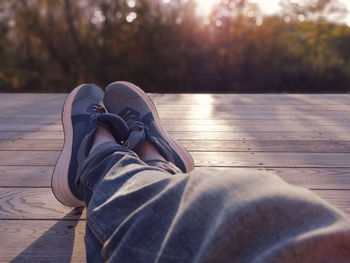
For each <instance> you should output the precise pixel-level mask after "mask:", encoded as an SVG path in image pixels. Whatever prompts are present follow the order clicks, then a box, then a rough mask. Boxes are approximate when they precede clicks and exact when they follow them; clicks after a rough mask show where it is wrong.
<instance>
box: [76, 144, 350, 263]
mask: <svg viewBox="0 0 350 263" xmlns="http://www.w3.org/2000/svg"><path fill="white" fill-rule="evenodd" d="M155 162H156V161H155ZM154 164H156V163H154ZM82 169H83V171H82V179H81V181H82V186H83V188H84V189H81V192H83V193H84V194H83V196H84V199H85V202H86V203H87V218H88V220H87V234H86V235H87V258H88V260H89V261H91V262H94V261H96V262H99V261H109V262H347V261H348V260H349V259H350V251H349V249H348V247H349V245H350V229H349V223H350V221H349V219H348V218H347V217H346V216H345V215H343V214H342V213H340V212H339V211H337V210H336V209H334V208H333V207H332V206H331V205H329V204H328V203H326V202H325V201H323V200H322V199H320V198H318V197H317V196H315V195H314V194H312V193H311V192H310V191H308V190H306V189H302V188H299V187H294V186H290V185H288V184H286V183H285V182H283V181H282V180H281V179H279V178H278V177H277V176H275V175H273V174H270V173H267V172H260V173H259V174H251V173H242V174H239V173H237V174H232V171H231V170H229V169H227V170H217V169H207V168H206V169H197V170H195V171H193V172H192V173H190V174H182V173H179V174H175V175H172V174H170V173H167V172H165V171H164V170H162V169H159V168H157V167H152V166H148V165H146V164H145V163H144V162H142V161H141V160H140V159H139V158H138V157H137V156H136V155H135V153H133V152H131V151H129V150H128V149H126V148H124V147H122V146H120V145H117V144H113V143H109V144H108V143H107V144H102V145H100V146H99V147H97V148H96V150H95V152H93V153H92V154H91V156H90V157H89V158H88V159H87V160H86V162H85V163H84V166H83V168H82ZM93 240H94V241H95V242H96V244H97V245H95V246H91V245H90V244H91V242H92V241H93ZM99 255H101V257H100V256H99Z"/></svg>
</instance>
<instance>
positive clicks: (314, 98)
mask: <svg viewBox="0 0 350 263" xmlns="http://www.w3.org/2000/svg"><path fill="white" fill-rule="evenodd" d="M66 96H67V95H65V94H40V95H38V94H0V219H1V225H0V261H4V262H7V261H10V260H12V259H14V262H69V261H70V260H71V261H74V262H77V261H85V250H84V249H85V248H84V241H83V238H84V227H85V213H84V211H81V210H78V209H74V210H72V209H70V208H68V207H65V206H63V205H61V204H60V203H58V202H57V201H56V200H55V198H54V196H53V195H52V193H51V189H50V177H51V173H52V170H53V167H54V165H55V162H56V159H57V157H58V155H59V153H60V149H61V147H62V143H63V133H62V128H61V124H60V112H61V107H62V105H63V102H64V99H65V98H66ZM152 98H153V99H154V101H155V103H156V104H157V107H158V110H159V113H160V115H161V118H162V120H163V123H164V124H165V125H166V127H167V128H168V130H169V131H170V132H171V133H172V134H173V135H174V136H175V137H176V138H178V139H179V140H181V141H182V143H183V144H184V145H185V146H186V147H187V149H188V150H190V152H191V154H192V156H193V157H194V160H195V163H196V166H197V167H208V166H215V167H219V169H231V170H232V174H235V173H245V172H247V171H257V172H259V171H258V170H270V171H273V172H275V173H277V174H278V175H280V176H281V177H282V178H284V179H285V180H286V181H288V182H290V183H293V184H297V185H301V186H304V187H307V188H309V189H311V190H312V191H314V192H315V193H317V194H319V195H320V196H322V197H324V198H325V199H327V200H328V201H330V202H331V203H333V204H334V205H335V206H337V207H338V208H340V209H341V210H342V211H344V212H345V213H347V214H350V96H349V95H287V94H284V95H239V94H236V95H204V94H203V95H184V94H178V95H175V94H168V95H161V94H152Z"/></svg>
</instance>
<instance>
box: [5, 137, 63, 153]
mask: <svg viewBox="0 0 350 263" xmlns="http://www.w3.org/2000/svg"><path fill="white" fill-rule="evenodd" d="M62 146H63V140H54V139H52V140H0V150H1V151H38V150H39V151H60V150H61V149H62Z"/></svg>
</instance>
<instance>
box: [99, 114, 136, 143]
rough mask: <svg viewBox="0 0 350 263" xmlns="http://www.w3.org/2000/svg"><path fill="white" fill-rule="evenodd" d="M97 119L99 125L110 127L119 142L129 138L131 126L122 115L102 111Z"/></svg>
mask: <svg viewBox="0 0 350 263" xmlns="http://www.w3.org/2000/svg"><path fill="white" fill-rule="evenodd" d="M95 121H96V123H97V125H100V126H102V127H105V128H106V129H108V130H109V132H110V133H111V134H112V135H113V137H114V139H115V140H116V142H117V143H121V142H124V141H126V140H127V138H128V135H129V128H128V125H127V124H126V123H125V121H124V120H123V119H122V118H121V117H120V116H118V115H116V114H112V113H102V114H99V115H98V116H97V117H96V118H95Z"/></svg>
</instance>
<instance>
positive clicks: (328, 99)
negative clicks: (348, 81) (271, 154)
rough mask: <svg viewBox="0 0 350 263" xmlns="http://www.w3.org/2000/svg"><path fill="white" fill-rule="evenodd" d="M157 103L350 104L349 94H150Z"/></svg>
mask: <svg viewBox="0 0 350 263" xmlns="http://www.w3.org/2000/svg"><path fill="white" fill-rule="evenodd" d="M150 95H151V98H152V99H153V100H154V102H155V103H156V104H168V103H170V104H171V103H173V102H174V101H177V102H179V103H186V104H189V105H193V104H202V105H213V104H214V105H215V104H218V105H222V104H233V105H242V104H243V105H271V104H272V103H271V102H273V105H349V104H350V100H349V95H348V94H159V93H154V94H150Z"/></svg>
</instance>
